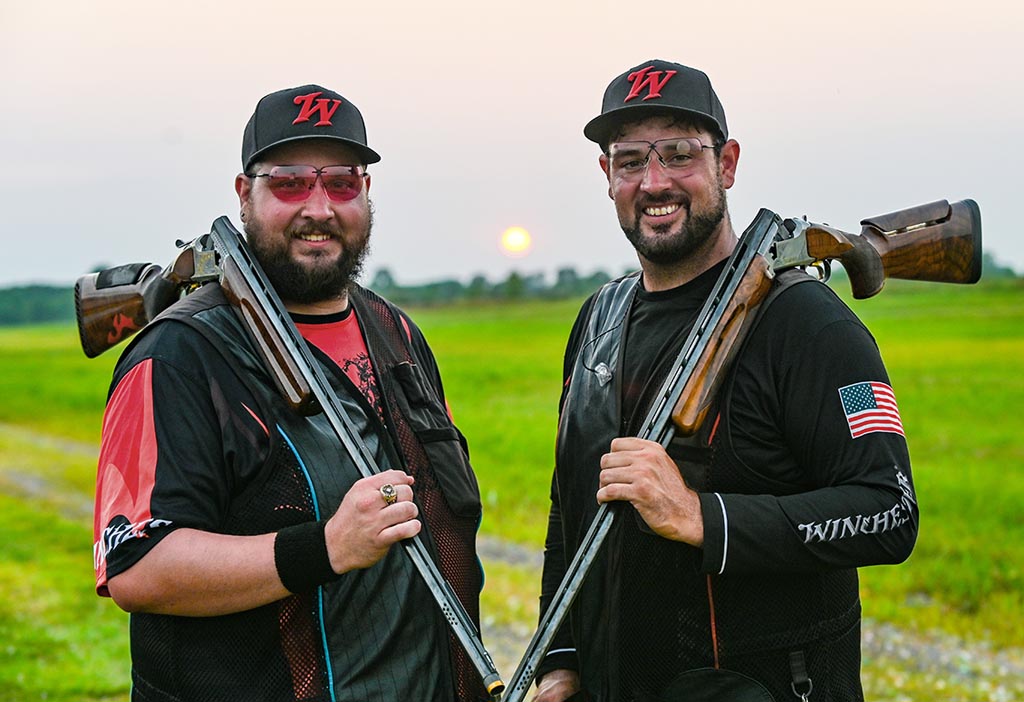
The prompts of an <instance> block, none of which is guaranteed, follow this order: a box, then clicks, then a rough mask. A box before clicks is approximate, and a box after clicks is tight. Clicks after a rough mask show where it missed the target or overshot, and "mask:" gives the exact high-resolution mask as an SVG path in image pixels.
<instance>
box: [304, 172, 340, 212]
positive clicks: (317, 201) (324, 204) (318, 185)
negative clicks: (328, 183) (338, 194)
mask: <svg viewBox="0 0 1024 702" xmlns="http://www.w3.org/2000/svg"><path fill="white" fill-rule="evenodd" d="M302 214H303V215H305V216H306V217H309V218H311V219H319V220H323V219H329V218H331V217H333V216H334V209H333V208H332V207H331V199H330V198H329V197H327V189H326V188H324V181H323V177H322V176H320V175H317V178H316V180H315V181H314V182H313V189H312V190H310V192H309V197H308V198H306V199H305V201H303V203H302Z"/></svg>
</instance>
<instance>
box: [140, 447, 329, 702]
mask: <svg viewBox="0 0 1024 702" xmlns="http://www.w3.org/2000/svg"><path fill="white" fill-rule="evenodd" d="M264 475H265V480H264V481H263V482H262V484H260V485H259V487H258V488H257V489H255V490H254V491H253V492H252V493H250V494H247V495H243V496H242V497H241V498H240V499H239V500H237V502H236V508H235V509H233V510H232V511H231V514H230V516H229V518H228V520H227V523H226V524H225V527H224V533H228V534H236V535H253V534H265V533H268V532H272V531H277V530H279V529H281V528H283V527H286V526H291V525H293V524H299V523H301V522H306V521H310V520H313V519H315V511H314V508H313V500H312V495H311V494H310V491H309V487H308V485H307V483H306V480H305V477H304V476H303V474H302V472H301V470H300V468H299V466H298V464H297V461H296V460H295V457H294V456H293V455H292V454H291V453H290V452H289V451H287V450H286V449H285V448H284V447H283V446H280V445H279V446H278V448H277V449H275V451H274V453H273V454H272V456H271V459H270V460H269V461H268V462H267V466H266V468H265V473H264ZM131 627H132V641H133V646H134V648H133V651H132V655H133V671H132V677H133V697H134V698H135V699H139V700H152V701H154V702H165V701H166V702H171V701H172V700H173V701H174V702H177V701H178V700H182V699H196V700H198V699H202V700H210V701H211V702H213V701H221V700H223V701H224V702H228V701H235V700H240V699H251V700H256V699H273V700H294V701H295V702H300V701H301V702H326V701H327V700H329V699H330V689H329V686H328V677H327V665H326V661H325V658H324V649H323V645H322V643H321V642H322V636H321V629H320V619H319V614H318V611H317V602H316V598H315V595H314V594H305V595H292V596H290V597H287V598H285V599H283V600H279V601H277V602H274V603H271V604H268V605H265V606H263V607H259V608H257V609H253V610H249V611H245V612H239V613H236V614H230V615H225V616H219V617H173V616H166V615H145V614H134V615H132V621H131ZM172 691H173V692H172Z"/></svg>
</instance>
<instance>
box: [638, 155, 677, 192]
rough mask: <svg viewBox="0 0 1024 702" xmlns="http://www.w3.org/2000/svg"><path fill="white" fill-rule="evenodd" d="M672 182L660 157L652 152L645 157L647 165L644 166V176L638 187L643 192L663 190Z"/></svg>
mask: <svg viewBox="0 0 1024 702" xmlns="http://www.w3.org/2000/svg"><path fill="white" fill-rule="evenodd" d="M671 183H672V180H671V178H669V175H668V169H667V168H666V167H665V166H664V165H663V164H662V162H661V157H660V156H658V154H657V153H655V152H652V153H651V154H650V155H649V156H648V157H647V165H646V166H645V167H644V177H643V179H642V180H641V181H640V187H641V188H642V189H643V190H644V191H645V192H655V191H658V190H665V189H666V188H668V187H670V186H671Z"/></svg>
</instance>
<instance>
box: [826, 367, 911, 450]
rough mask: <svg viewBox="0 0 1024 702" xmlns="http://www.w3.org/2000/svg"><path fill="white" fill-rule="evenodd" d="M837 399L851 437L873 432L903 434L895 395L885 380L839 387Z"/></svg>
mask: <svg viewBox="0 0 1024 702" xmlns="http://www.w3.org/2000/svg"><path fill="white" fill-rule="evenodd" d="M839 398H840V399H841V400H842V402H843V414H845V415H846V423H847V424H849V425H850V436H852V437H853V438H854V439H856V438H857V437H858V436H864V435H865V434H870V433H871V432H874V431H886V432H891V433H893V434H900V435H902V436H906V434H904V433H903V423H902V422H901V421H900V411H899V409H898V408H897V407H896V395H895V394H893V391H892V388H891V387H889V386H888V385H886V384H885V383H876V382H870V381H869V382H863V383H854V384H853V385H847V386H846V387H842V388H839Z"/></svg>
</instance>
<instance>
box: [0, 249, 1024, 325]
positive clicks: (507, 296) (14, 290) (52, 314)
mask: <svg viewBox="0 0 1024 702" xmlns="http://www.w3.org/2000/svg"><path fill="white" fill-rule="evenodd" d="M982 270H983V273H982V280H987V279H992V278H1017V277H1019V276H1018V275H1017V273H1016V272H1015V271H1014V270H1013V269H1012V268H1009V267H1007V266H1004V265H1001V264H1000V263H998V262H997V261H996V260H995V259H993V258H992V256H991V255H990V254H987V253H986V254H984V255H983V259H982ZM624 272H625V271H623V273H624ZM835 272H836V275H837V276H842V275H843V270H842V268H841V267H837V268H836V269H835ZM611 278H612V276H611V275H610V274H608V273H607V272H605V271H603V270H598V271H595V272H593V273H591V274H589V275H580V274H579V273H578V272H577V271H576V269H575V268H571V267H567V268H560V269H559V270H558V271H556V273H555V276H554V278H553V279H549V278H548V276H546V275H545V274H543V273H530V274H522V273H518V272H516V271H513V272H512V273H510V274H509V275H508V276H507V277H506V278H504V279H503V280H497V281H491V280H488V278H487V277H486V276H484V275H476V276H473V278H471V279H470V280H469V282H468V283H462V282H461V281H458V280H454V279H449V280H439V281H436V282H431V283H423V284H420V285H401V284H400V283H399V282H398V281H397V280H396V279H395V277H394V275H392V273H391V271H390V270H389V269H387V268H381V269H379V270H378V271H377V272H376V273H375V274H374V275H373V277H372V278H371V280H370V281H369V282H368V287H369V288H370V289H371V290H373V291H375V292H377V293H379V294H381V295H383V296H384V297H386V298H388V299H389V300H391V301H392V302H394V303H396V304H398V305H446V304H451V303H455V302H484V301H489V300H492V301H515V300H527V299H535V300H537V299H539V300H557V299H565V298H571V297H583V296H585V295H589V294H590V293H592V292H594V291H595V290H597V289H598V288H599V287H601V286H602V285H604V284H605V283H606V282H608V281H609V280H611ZM74 319H75V301H74V290H73V288H72V287H71V286H59V285H22V286H15V287H8V288H0V326H13V325H24V324H45V323H58V322H70V321H74Z"/></svg>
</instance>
